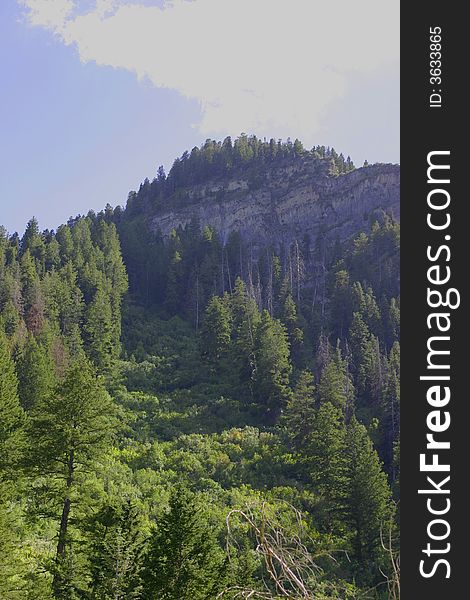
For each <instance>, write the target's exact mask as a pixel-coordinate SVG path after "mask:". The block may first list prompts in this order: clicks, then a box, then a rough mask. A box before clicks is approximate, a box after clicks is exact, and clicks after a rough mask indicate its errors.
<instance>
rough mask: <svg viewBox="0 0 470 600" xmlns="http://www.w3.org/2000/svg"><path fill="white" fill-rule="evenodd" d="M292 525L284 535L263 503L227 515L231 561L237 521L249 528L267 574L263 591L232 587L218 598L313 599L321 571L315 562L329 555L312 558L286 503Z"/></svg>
mask: <svg viewBox="0 0 470 600" xmlns="http://www.w3.org/2000/svg"><path fill="white" fill-rule="evenodd" d="M285 506H286V507H287V508H288V509H289V511H290V512H291V514H292V516H293V521H294V523H295V525H294V527H293V530H294V532H293V533H286V531H285V530H284V528H283V527H282V525H281V524H280V523H279V518H278V517H277V515H276V514H273V512H272V509H270V507H269V505H268V504H267V503H266V502H261V503H260V504H256V505H251V506H250V505H247V506H246V507H244V508H243V509H234V510H232V511H230V512H229V514H228V515H227V519H226V523H227V534H228V536H227V553H228V556H229V560H232V556H233V552H234V549H235V550H236V549H237V543H236V540H235V537H234V535H233V526H232V523H233V521H234V520H235V519H238V520H239V521H241V522H242V523H245V524H246V525H248V527H249V530H250V532H251V533H252V534H254V537H255V540H256V547H255V552H256V554H257V555H258V556H259V557H260V558H261V560H262V562H263V564H264V567H265V569H266V572H267V575H268V581H266V582H265V590H254V589H249V588H243V587H238V586H232V587H229V588H227V589H225V590H224V591H223V592H221V593H220V594H219V596H218V598H232V599H237V598H247V599H248V598H249V599H251V600H274V599H277V598H289V599H290V600H312V599H313V598H314V592H313V590H312V586H315V583H316V581H317V580H318V576H319V575H320V574H321V572H322V571H321V568H320V567H319V566H318V565H317V564H316V562H315V560H316V559H317V558H319V557H320V556H328V557H329V558H332V556H331V555H330V554H329V553H328V552H326V551H324V550H319V551H318V552H317V553H316V554H315V555H312V553H311V552H310V551H309V549H308V548H307V544H309V545H310V546H313V545H314V542H313V540H311V539H309V538H308V536H307V533H306V531H305V528H304V525H303V520H302V515H301V513H300V512H299V511H298V510H297V509H296V508H294V507H293V506H291V505H288V504H287V503H285Z"/></svg>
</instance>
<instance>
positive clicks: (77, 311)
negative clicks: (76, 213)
mask: <svg viewBox="0 0 470 600" xmlns="http://www.w3.org/2000/svg"><path fill="white" fill-rule="evenodd" d="M302 161H305V162H308V163H309V165H310V166H311V168H312V169H313V170H318V171H321V172H323V173H329V176H332V177H337V176H341V175H342V174H344V173H347V172H348V171H350V170H352V169H353V168H354V167H353V165H352V163H351V161H350V159H344V156H343V155H342V154H338V153H337V152H336V151H335V150H334V149H332V148H331V149H330V148H325V147H318V146H317V147H316V148H313V149H312V150H308V149H306V148H304V147H303V146H302V144H301V143H300V141H299V140H295V141H294V142H291V141H290V140H287V142H285V143H283V142H281V141H279V142H278V141H276V140H270V141H269V142H268V141H261V140H259V139H258V138H256V137H255V136H246V135H244V134H243V135H242V136H241V137H240V138H238V139H237V140H234V141H232V140H231V139H230V138H227V139H226V140H224V141H223V142H222V143H218V142H215V141H213V140H207V141H206V142H205V143H204V144H203V145H202V146H201V147H200V148H194V149H193V150H192V151H191V152H187V153H184V154H183V155H182V156H181V157H180V158H179V159H177V160H176V161H175V163H174V165H173V167H172V169H171V170H170V172H169V173H168V175H166V174H165V172H164V170H163V169H162V168H160V169H159V170H158V172H157V177H156V179H155V180H154V181H152V182H150V181H149V180H146V181H145V182H144V183H143V184H142V186H141V188H140V190H139V191H138V192H137V193H135V192H132V193H131V194H130V195H129V200H128V205H127V208H126V210H123V209H121V208H120V207H117V208H115V209H113V208H112V207H111V206H109V205H107V206H106V208H105V210H104V211H102V212H100V213H98V214H95V213H94V212H92V211H90V212H89V213H88V215H87V216H86V217H77V218H75V219H70V220H69V221H68V223H67V224H66V225H62V226H60V227H59V228H58V229H57V231H56V232H54V231H44V232H41V231H40V230H39V226H38V223H37V221H36V220H35V219H32V220H31V221H30V222H29V223H28V225H27V228H26V231H25V234H24V235H23V237H22V238H20V237H19V236H18V235H13V236H9V235H8V234H7V233H6V231H5V230H4V229H3V228H0V408H1V412H2V421H1V423H0V498H1V500H0V537H1V539H2V544H1V548H0V596H2V597H5V598H12V600H16V599H17V598H18V600H20V599H21V600H23V598H24V599H26V600H36V599H37V598H41V600H42V599H44V600H48V599H49V600H50V599H52V598H61V599H63V600H65V599H68V600H72V599H77V600H78V599H79V598H80V599H83V598H95V599H96V600H99V599H107V598H109V599H111V598H112V599H113V600H116V599H122V600H124V599H125V598H126V599H127V598H129V599H132V598H136V599H137V598H152V599H153V598H162V599H165V598H167V599H170V598H171V599H175V600H176V599H178V600H184V599H185V598H187V599H188V600H189V599H191V600H193V599H194V600H197V599H198V598H199V599H203V598H205V599H207V600H213V599H214V598H215V597H216V596H217V594H218V593H219V592H220V591H222V590H224V591H225V592H226V594H225V596H224V597H233V596H234V595H235V594H236V593H239V592H240V591H241V590H246V589H249V590H252V591H254V592H255V593H261V592H263V593H269V594H271V596H272V597H273V598H274V597H279V594H280V592H279V587H276V583H275V581H274V579H273V577H272V572H270V571H269V569H268V562H266V560H265V557H264V558H263V556H265V555H263V553H262V548H264V549H266V548H267V546H266V541H267V539H268V537H269V536H267V534H266V533H267V531H269V530H268V526H269V524H273V523H274V524H275V532H276V536H277V537H276V536H274V537H275V539H277V540H278V541H280V542H281V550H282V552H287V553H289V552H291V550H292V544H294V547H295V548H296V552H297V550H299V551H300V552H301V553H300V554H298V553H297V554H295V553H294V554H295V556H294V558H293V561H294V562H293V565H294V567H295V568H296V569H297V568H298V572H299V573H302V577H304V576H305V577H306V579H307V581H305V582H302V585H303V584H305V585H306V586H307V589H308V590H310V591H311V595H312V596H313V597H315V598H319V599H320V598H325V599H326V598H331V599H333V598H358V597H364V598H368V597H376V596H377V594H375V592H370V593H369V591H368V588H369V587H371V588H374V589H381V586H382V584H383V576H382V575H381V572H387V564H386V557H385V556H384V553H383V549H381V547H380V544H379V537H380V531H381V528H382V527H385V526H390V523H392V529H393V522H394V518H395V515H394V510H393V505H392V504H391V501H390V495H391V493H390V487H389V482H390V484H391V487H392V489H393V493H394V496H395V497H396V498H398V495H399V485H398V480H399V412H400V404H399V397H400V392H399V379H400V368H399V367H400V364H399V341H398V340H399V333H400V330H399V308H400V302H399V285H398V284H399V271H398V267H399V227H398V224H397V223H395V222H393V221H392V220H391V219H390V218H388V217H386V216H384V217H383V219H381V222H380V223H370V224H369V225H367V224H365V227H364V229H365V230H364V231H363V232H358V234H357V235H356V237H355V238H354V239H351V240H349V241H346V242H341V243H340V242H339V241H337V242H334V241H332V240H331V239H330V237H329V234H328V232H323V231H321V232H320V234H319V236H318V239H315V240H310V239H309V238H308V237H307V236H304V237H303V238H302V239H292V240H289V242H288V243H286V244H285V245H283V244H279V245H276V244H274V243H272V244H271V243H269V242H266V243H261V242H260V243H259V244H253V243H248V242H247V241H246V240H245V239H244V237H243V235H242V233H240V232H237V231H233V232H231V233H230V234H229V236H228V238H227V239H225V237H223V236H222V235H219V232H217V231H216V230H215V229H214V227H212V226H209V225H207V224H206V223H204V222H199V221H198V219H197V218H192V219H191V221H190V222H188V223H187V225H185V226H184V227H178V228H177V229H175V230H173V231H172V232H171V234H170V236H169V238H163V237H162V236H161V235H160V234H159V232H155V231H151V230H150V228H149V227H148V223H149V219H148V214H149V213H152V214H153V213H154V212H155V210H158V209H159V208H160V207H163V206H166V205H167V204H170V203H171V206H172V207H175V208H178V207H182V206H186V207H188V206H189V205H190V204H191V203H192V202H193V200H192V190H191V186H193V185H199V184H203V185H204V186H205V189H206V194H207V201H210V196H211V194H212V192H211V191H210V190H211V189H215V188H216V187H217V188H218V189H225V188H224V187H223V185H222V187H220V186H219V183H222V184H223V182H224V179H225V178H227V177H230V178H233V179H237V178H239V179H240V180H244V181H246V182H247V185H248V187H249V188H250V189H255V188H257V187H259V186H262V185H264V182H265V181H266V179H267V177H268V176H269V177H270V176H271V174H272V173H274V172H275V170H276V169H278V168H279V169H290V167H295V166H296V165H297V164H299V163H300V162H302ZM209 181H210V182H216V183H217V185H216V186H214V187H212V183H211V185H207V186H206V185H205V184H206V183H207V182H209ZM286 184H287V185H288V181H287V182H286ZM237 193H239V192H237V190H233V191H229V190H225V191H223V192H221V191H219V192H216V191H214V192H213V200H214V201H216V202H220V203H223V202H224V198H225V195H226V194H237ZM121 247H122V252H121ZM128 277H129V289H128ZM366 426H367V429H366ZM386 474H387V475H386ZM387 476H388V479H389V481H387ZM247 507H248V511H251V512H250V514H251V516H252V517H253V518H254V520H253V521H252V522H251V524H250V523H249V522H248V521H247V520H246V518H245V519H243V518H241V517H240V518H239V519H238V520H237V519H235V520H232V521H231V525H232V526H231V528H229V530H227V521H226V519H227V517H229V521H230V519H231V517H230V515H232V516H233V515H234V514H238V515H239V516H240V515H241V514H242V511H243V510H244V509H247ZM287 507H288V508H287ZM292 515H296V516H295V518H293V516H292ZM245 517H246V514H245ZM260 518H261V521H260ZM259 522H262V523H264V526H263V527H264V528H261V529H260V528H258V529H256V527H253V524H255V525H256V523H259ZM392 537H393V539H394V538H395V531H394V530H393V536H392ZM269 539H274V538H269ZM298 540H305V544H303V545H302V546H301V547H297V546H296V543H297V541H298ZM282 541H288V542H289V543H288V544H287V547H286V546H283V545H282ZM291 543H292V544H291ZM227 548H229V552H228V553H227ZM336 550H338V552H336ZM343 551H346V552H347V554H346V552H343ZM331 553H333V554H334V560H331V559H330V558H329V555H330V554H331ZM268 555H269V552H268ZM268 555H266V556H268ZM290 556H293V555H290ZM347 557H348V558H347ZM313 564H315V568H314V571H315V577H311V576H310V577H309V575H308V574H306V571H305V570H304V569H303V567H302V565H313ZM291 584H292V582H290V583H289V586H290V587H288V589H289V590H290V591H289V592H287V594H291V593H292V590H293V589H297V588H295V586H294V587H292V585H291ZM295 585H297V584H295ZM358 586H359V587H358ZM382 587H383V586H382ZM230 594H232V596H231V595H230ZM304 596H305V594H304ZM281 597H286V594H284V596H282V594H281ZM287 597H289V596H287Z"/></svg>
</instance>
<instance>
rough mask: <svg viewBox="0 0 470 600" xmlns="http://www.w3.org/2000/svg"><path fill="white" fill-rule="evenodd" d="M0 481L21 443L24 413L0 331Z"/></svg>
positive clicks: (7, 349) (12, 364)
mask: <svg viewBox="0 0 470 600" xmlns="http://www.w3.org/2000/svg"><path fill="white" fill-rule="evenodd" d="M0 416H1V418H0V481H2V480H3V479H4V478H6V477H7V476H8V477H9V476H10V475H11V469H13V468H14V467H15V464H16V463H17V461H18V459H19V457H20V454H21V451H22V444H23V426H24V413H23V410H22V409H21V406H20V403H19V400H18V378H17V376H16V373H15V366H14V363H13V360H12V359H11V357H10V350H9V345H8V341H7V338H6V336H5V334H4V333H3V332H2V331H0Z"/></svg>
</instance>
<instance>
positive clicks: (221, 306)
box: [201, 296, 232, 364]
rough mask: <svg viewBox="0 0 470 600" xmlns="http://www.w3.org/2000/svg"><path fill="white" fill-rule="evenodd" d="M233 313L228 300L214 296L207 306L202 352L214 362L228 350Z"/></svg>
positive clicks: (203, 327)
mask: <svg viewBox="0 0 470 600" xmlns="http://www.w3.org/2000/svg"><path fill="white" fill-rule="evenodd" d="M231 321H232V315H231V312H230V308H229V306H228V301H227V300H226V299H222V298H220V297H219V296H213V297H212V298H211V299H210V301H209V304H208V305H207V308H206V313H205V318H204V323H203V326H202V331H201V343H202V354H203V356H205V357H207V358H208V360H209V361H211V362H212V363H213V364H217V362H218V361H219V360H220V358H221V357H222V356H223V355H224V354H225V353H226V352H227V351H228V349H229V346H230V341H231V332H232V323H231Z"/></svg>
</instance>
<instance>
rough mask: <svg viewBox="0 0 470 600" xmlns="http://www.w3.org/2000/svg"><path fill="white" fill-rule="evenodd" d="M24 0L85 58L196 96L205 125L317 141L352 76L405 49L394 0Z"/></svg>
mask: <svg viewBox="0 0 470 600" xmlns="http://www.w3.org/2000/svg"><path fill="white" fill-rule="evenodd" d="M19 2H20V3H21V4H23V5H24V6H25V7H26V14H27V18H28V21H29V23H30V24H31V25H34V26H40V27H44V28H46V29H48V30H50V31H51V32H53V33H54V34H55V35H56V36H58V37H59V38H60V39H61V40H62V41H63V43H65V44H66V45H70V46H75V47H76V48H77V51H78V53H79V56H80V59H81V61H83V62H90V61H94V62H95V63H96V64H98V65H107V66H112V67H115V68H120V69H126V70H128V71H132V72H134V73H135V74H136V75H137V77H138V78H139V79H148V80H149V81H150V82H152V84H153V85H155V86H157V87H163V88H169V89H173V90H177V91H178V92H179V93H181V94H182V95H184V96H185V97H188V98H191V99H196V100H197V101H199V103H200V106H201V120H200V122H199V123H198V124H197V127H198V128H199V129H200V131H201V132H202V133H204V134H225V133H231V134H233V135H236V134H237V133H240V132H241V131H246V132H252V131H254V132H257V133H258V134H261V135H263V134H266V135H271V134H274V135H283V136H286V135H290V136H292V137H294V136H297V135H298V136H299V137H301V138H303V139H304V140H306V141H307V142H309V140H312V141H314V135H315V132H317V131H318V130H319V129H320V128H321V125H322V118H323V117H324V115H325V114H326V112H327V108H328V106H329V105H331V103H332V102H334V101H335V100H337V99H338V98H339V97H341V96H342V95H344V93H345V91H346V86H347V81H348V80H350V77H351V74H352V73H354V72H357V73H361V74H364V73H367V72H371V73H372V72H373V71H376V70H377V69H378V68H379V67H380V66H381V65H383V64H387V63H390V62H392V61H397V60H398V54H399V6H398V2H393V1H386V0H358V1H357V2H353V1H352V0H335V1H334V2H332V1H329V0H193V1H188V0H173V1H172V2H165V3H164V4H163V6H160V7H159V6H157V5H156V4H157V3H153V5H152V4H150V5H149V2H148V0H147V2H145V4H144V3H143V2H142V1H141V2H140V3H137V1H136V0H135V1H133V0H96V1H94V2H90V1H89V0H88V2H74V1H72V0H19Z"/></svg>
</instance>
